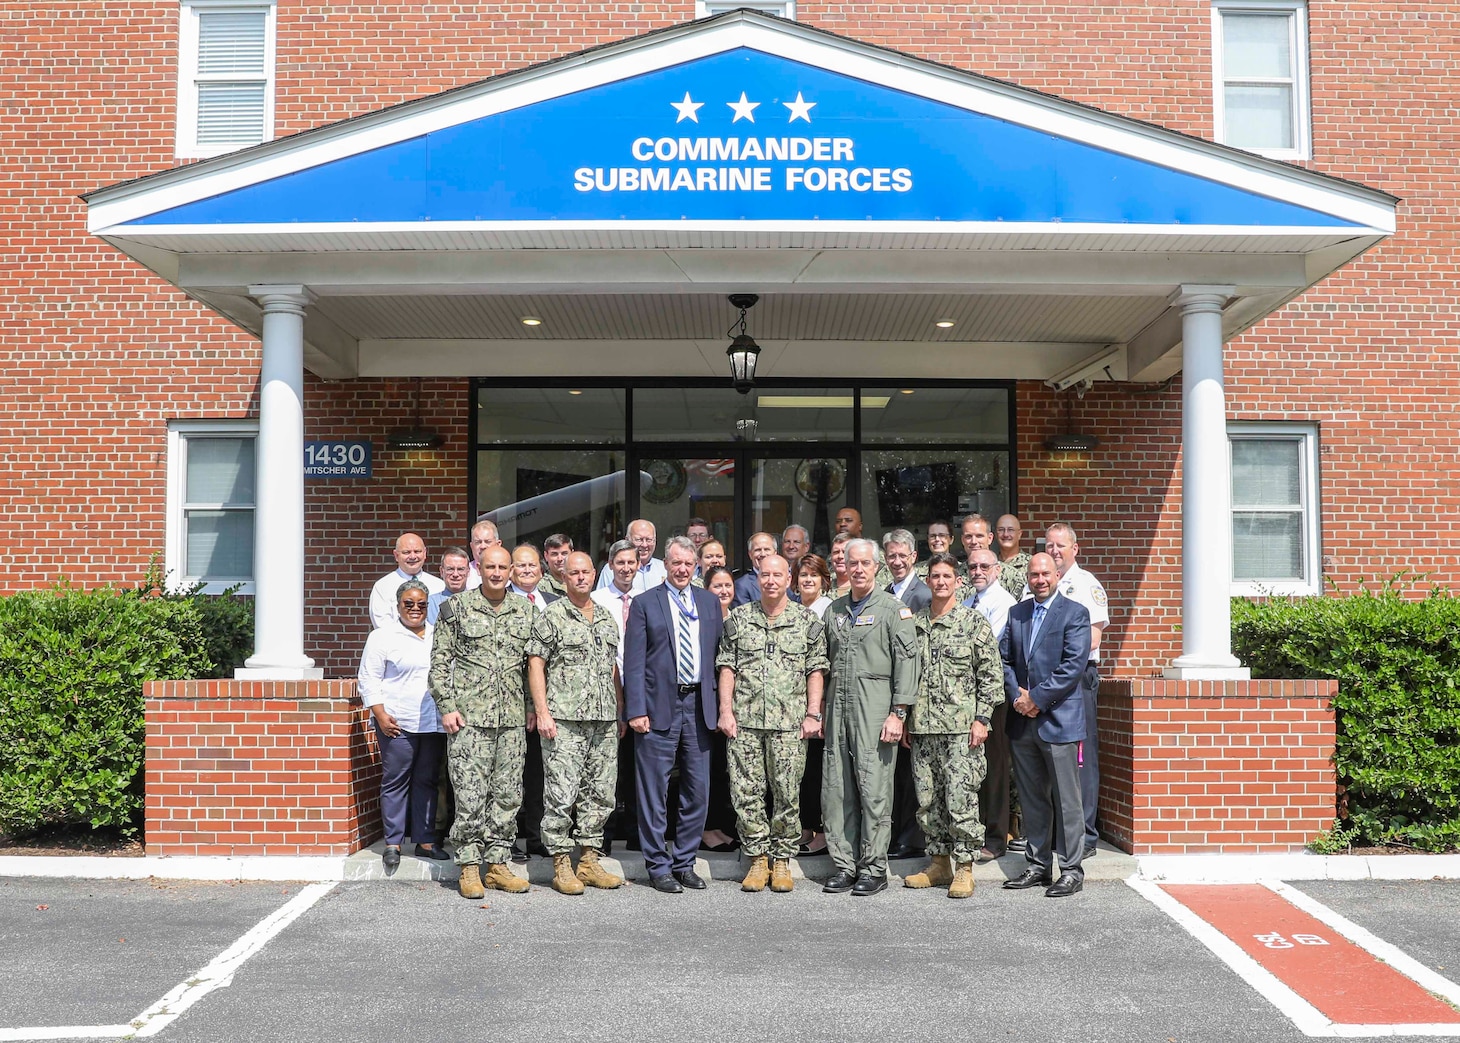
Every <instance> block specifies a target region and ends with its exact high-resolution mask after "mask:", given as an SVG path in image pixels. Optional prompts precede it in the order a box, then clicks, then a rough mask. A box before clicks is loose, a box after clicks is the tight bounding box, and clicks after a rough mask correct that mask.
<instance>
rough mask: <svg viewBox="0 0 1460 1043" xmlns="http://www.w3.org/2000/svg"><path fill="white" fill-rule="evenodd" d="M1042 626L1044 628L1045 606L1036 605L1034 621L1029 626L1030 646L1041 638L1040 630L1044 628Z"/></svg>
mask: <svg viewBox="0 0 1460 1043" xmlns="http://www.w3.org/2000/svg"><path fill="white" fill-rule="evenodd" d="M1042 626H1044V606H1043V605H1035V606H1034V619H1033V620H1032V621H1031V623H1030V624H1029V643H1030V645H1033V644H1034V641H1035V639H1036V638H1038V637H1039V628H1040V627H1042Z"/></svg>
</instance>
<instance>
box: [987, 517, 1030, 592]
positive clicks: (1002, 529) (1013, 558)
mask: <svg viewBox="0 0 1460 1043" xmlns="http://www.w3.org/2000/svg"><path fill="white" fill-rule="evenodd" d="M1023 535H1024V530H1023V528H1022V527H1021V526H1020V525H1019V519H1018V518H1016V517H1014V516H1013V515H1012V514H1006V515H1004V516H1003V517H1001V518H1000V519H999V522H998V526H997V527H996V528H995V529H994V541H995V546H994V552H995V553H996V554H998V556H999V583H1000V584H1001V585H1002V586H1003V588H1004V589H1005V590H1007V591H1008V592H1009V593H1010V594H1013V595H1014V600H1015V601H1018V600H1019V599H1020V598H1022V597H1023V596H1024V589H1025V586H1026V581H1027V580H1028V576H1029V552H1028V551H1027V550H1020V549H1019V541H1020V539H1021V538H1022V537H1023Z"/></svg>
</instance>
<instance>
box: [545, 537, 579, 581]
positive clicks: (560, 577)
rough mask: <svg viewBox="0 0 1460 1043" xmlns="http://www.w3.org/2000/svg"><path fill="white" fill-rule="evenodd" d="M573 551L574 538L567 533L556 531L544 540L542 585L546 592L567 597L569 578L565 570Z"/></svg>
mask: <svg viewBox="0 0 1460 1043" xmlns="http://www.w3.org/2000/svg"><path fill="white" fill-rule="evenodd" d="M572 553H573V538H572V537H571V536H569V535H567V534H566V533H562V532H555V533H553V534H552V535H551V536H549V537H548V538H547V539H545V540H543V541H542V564H543V570H542V586H543V590H544V592H545V593H548V594H556V595H558V597H565V596H566V595H567V593H568V579H567V576H566V574H565V572H564V570H565V569H566V568H567V565H568V555H569V554H572Z"/></svg>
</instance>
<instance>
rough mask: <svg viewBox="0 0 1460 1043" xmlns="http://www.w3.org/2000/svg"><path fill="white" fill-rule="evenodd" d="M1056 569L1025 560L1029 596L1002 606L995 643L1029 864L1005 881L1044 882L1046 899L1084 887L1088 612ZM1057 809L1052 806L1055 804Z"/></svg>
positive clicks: (1044, 560)
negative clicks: (1065, 590)
mask: <svg viewBox="0 0 1460 1043" xmlns="http://www.w3.org/2000/svg"><path fill="white" fill-rule="evenodd" d="M1058 582H1059V572H1058V570H1057V569H1056V568H1055V564H1054V559H1053V558H1051V557H1050V556H1049V555H1048V554H1036V555H1034V557H1033V558H1031V559H1030V561H1029V576H1028V583H1029V591H1030V593H1031V594H1033V595H1034V597H1033V599H1032V600H1029V601H1021V602H1020V603H1019V604H1017V605H1015V606H1014V607H1013V608H1011V609H1009V625H1008V627H1007V628H1005V630H1004V636H1003V637H1002V638H1001V639H1000V641H999V651H1000V652H1001V653H1002V655H1003V659H1004V692H1005V698H1007V699H1008V701H1009V704H1010V708H1011V709H1010V713H1009V719H1008V729H1009V743H1010V749H1011V752H1012V754H1013V759H1014V779H1015V781H1016V782H1017V783H1018V784H1019V797H1020V800H1021V801H1022V803H1023V806H1024V835H1025V836H1026V837H1027V838H1028V840H1029V849H1028V851H1027V852H1026V854H1025V857H1026V858H1027V859H1028V860H1029V867H1028V868H1027V869H1025V870H1024V872H1023V873H1021V874H1020V875H1019V876H1016V877H1015V878H1014V879H1012V880H1006V881H1005V882H1004V887H1006V888H1008V889H1010V890H1022V889H1024V888H1028V887H1035V886H1037V885H1044V886H1045V887H1046V890H1045V892H1044V893H1045V894H1046V895H1047V896H1048V897H1050V898H1064V897H1066V896H1068V895H1072V894H1074V893H1076V892H1077V891H1079V890H1081V889H1082V888H1083V887H1084V883H1085V871H1084V870H1083V869H1082V868H1081V860H1082V855H1083V853H1084V850H1085V845H1084V839H1085V813H1084V806H1083V804H1082V803H1081V800H1080V755H1081V748H1080V747H1081V743H1082V741H1083V740H1084V738H1085V702H1084V700H1083V699H1082V698H1081V696H1080V681H1081V678H1083V677H1084V675H1085V664H1086V663H1087V662H1088V661H1089V659H1090V613H1089V611H1088V610H1087V609H1086V608H1085V606H1083V605H1081V604H1079V603H1078V602H1075V601H1072V600H1070V599H1069V598H1066V597H1062V596H1061V595H1060V594H1059V591H1058V588H1057V584H1058ZM1056 809H1058V810H1056ZM1056 827H1058V828H1059V829H1060V830H1062V831H1063V843H1062V844H1061V845H1060V849H1061V850H1062V851H1068V852H1070V853H1071V854H1070V860H1069V862H1067V863H1066V862H1061V864H1060V875H1059V879H1058V880H1055V881H1054V882H1053V883H1052V884H1051V881H1050V876H1051V869H1052V855H1053V850H1052V849H1053V847H1054V831H1055V828H1056Z"/></svg>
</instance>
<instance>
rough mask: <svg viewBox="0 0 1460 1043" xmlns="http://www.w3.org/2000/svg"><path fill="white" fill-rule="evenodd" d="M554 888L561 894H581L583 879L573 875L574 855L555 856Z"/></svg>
mask: <svg viewBox="0 0 1460 1043" xmlns="http://www.w3.org/2000/svg"><path fill="white" fill-rule="evenodd" d="M553 890H554V891H556V892H558V894H561V895H580V894H582V893H583V881H581V880H579V879H578V878H577V877H576V876H574V875H573V856H572V855H554V856H553Z"/></svg>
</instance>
